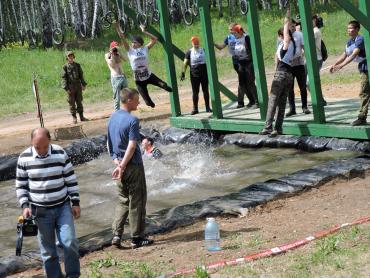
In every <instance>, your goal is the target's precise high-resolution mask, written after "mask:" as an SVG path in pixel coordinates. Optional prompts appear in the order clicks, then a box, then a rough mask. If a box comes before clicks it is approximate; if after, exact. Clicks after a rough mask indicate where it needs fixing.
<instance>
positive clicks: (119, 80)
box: [111, 75, 127, 111]
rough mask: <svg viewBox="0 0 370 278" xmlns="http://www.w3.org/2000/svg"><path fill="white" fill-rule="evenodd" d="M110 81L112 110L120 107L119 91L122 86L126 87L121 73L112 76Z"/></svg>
mask: <svg viewBox="0 0 370 278" xmlns="http://www.w3.org/2000/svg"><path fill="white" fill-rule="evenodd" d="M111 83H112V89H113V99H114V104H113V106H114V111H117V110H119V109H120V107H121V103H120V102H121V97H120V92H121V90H122V89H123V88H127V80H126V77H125V76H123V75H119V76H112V77H111Z"/></svg>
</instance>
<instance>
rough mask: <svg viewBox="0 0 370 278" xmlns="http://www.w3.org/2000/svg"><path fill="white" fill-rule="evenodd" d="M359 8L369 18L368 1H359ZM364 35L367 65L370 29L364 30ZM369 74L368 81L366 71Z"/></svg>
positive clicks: (369, 7) (369, 8)
mask: <svg viewBox="0 0 370 278" xmlns="http://www.w3.org/2000/svg"><path fill="white" fill-rule="evenodd" d="M360 10H361V11H362V12H363V13H364V14H365V15H366V16H367V17H368V20H370V2H369V1H368V0H361V1H360ZM364 37H365V48H366V56H367V64H368V65H369V60H370V59H369V57H370V30H366V31H365V32H364ZM368 75H369V82H370V71H369V72H368Z"/></svg>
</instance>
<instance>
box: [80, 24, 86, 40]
mask: <svg viewBox="0 0 370 278" xmlns="http://www.w3.org/2000/svg"><path fill="white" fill-rule="evenodd" d="M80 35H81V37H82V38H86V36H87V27H86V24H85V23H84V22H81V24H80Z"/></svg>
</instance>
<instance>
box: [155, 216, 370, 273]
mask: <svg viewBox="0 0 370 278" xmlns="http://www.w3.org/2000/svg"><path fill="white" fill-rule="evenodd" d="M366 222H370V216H366V217H362V218H359V219H357V220H355V221H353V222H351V223H344V224H342V225H335V226H333V227H331V228H329V229H327V230H323V231H319V232H317V233H314V234H313V235H311V236H308V237H306V238H303V239H300V240H296V241H293V242H291V243H287V244H284V245H281V246H278V247H274V248H271V249H267V250H264V251H262V252H259V253H255V254H251V255H247V256H245V257H242V258H237V259H233V260H224V261H219V262H215V263H211V264H208V265H206V266H202V268H203V269H205V270H210V269H215V268H220V267H224V266H230V265H237V264H243V263H247V262H251V261H254V260H258V259H261V258H266V257H269V256H272V255H277V254H281V253H284V252H286V251H288V250H292V249H296V248H298V247H301V246H303V245H306V244H307V243H309V242H311V241H313V240H315V239H319V238H323V237H326V236H328V235H330V234H333V233H336V232H338V231H339V230H341V229H343V228H345V227H349V226H355V225H360V224H363V223H366ZM193 272H195V268H192V269H184V270H179V271H176V272H173V273H170V274H167V275H165V276H161V277H166V278H167V277H168V278H170V277H174V276H179V275H185V274H189V273H193Z"/></svg>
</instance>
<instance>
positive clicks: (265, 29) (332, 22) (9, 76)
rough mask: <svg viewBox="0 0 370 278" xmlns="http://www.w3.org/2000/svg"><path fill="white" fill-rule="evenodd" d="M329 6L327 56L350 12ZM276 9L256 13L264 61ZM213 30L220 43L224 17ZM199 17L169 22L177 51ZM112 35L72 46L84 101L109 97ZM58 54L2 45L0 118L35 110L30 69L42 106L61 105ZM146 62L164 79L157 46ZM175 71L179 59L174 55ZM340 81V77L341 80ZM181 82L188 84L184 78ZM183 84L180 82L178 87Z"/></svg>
mask: <svg viewBox="0 0 370 278" xmlns="http://www.w3.org/2000/svg"><path fill="white" fill-rule="evenodd" d="M330 9H331V10H329V11H321V12H322V15H323V17H324V20H325V25H326V27H325V28H323V36H324V38H325V42H326V44H327V46H328V49H329V54H330V55H336V54H338V53H340V52H341V51H342V50H343V46H344V42H345V40H346V33H345V31H346V22H347V21H348V20H349V19H350V16H349V15H348V14H346V13H345V12H343V11H342V10H340V9H334V8H330ZM282 16H283V15H282V12H278V11H274V12H262V13H261V14H260V27H261V34H262V44H263V47H264V49H263V50H264V58H265V61H266V64H267V65H272V64H273V57H274V52H275V45H276V30H277V29H278V28H279V27H280V26H281V24H282ZM234 20H235V21H237V22H245V21H246V20H245V18H241V17H239V18H237V19H234ZM212 21H213V22H212V23H213V34H214V40H215V41H216V42H222V41H223V39H224V37H225V35H226V33H227V26H228V25H229V23H230V22H231V20H230V18H228V17H227V16H226V17H225V18H222V19H219V18H217V16H216V15H215V16H214V17H213V20H212ZM200 29H201V28H200V24H199V21H196V22H195V24H193V25H192V26H190V27H185V26H174V27H172V37H173V42H174V43H175V44H176V45H177V46H178V47H180V48H181V49H183V50H186V49H187V48H188V47H190V42H189V39H190V37H191V36H192V35H199V33H200ZM113 39H115V40H117V36H116V34H115V32H114V31H113V30H108V31H105V33H104V34H103V36H102V37H101V38H99V39H97V40H94V41H91V40H86V41H84V42H82V43H80V46H81V47H79V48H78V49H75V52H76V56H77V61H78V62H79V63H81V64H82V67H83V69H84V72H85V77H86V80H87V82H88V89H87V91H86V92H85V93H84V99H85V103H87V104H89V103H99V102H102V101H110V100H111V98H112V93H111V87H110V81H109V71H108V68H107V66H106V64H105V61H104V51H106V50H107V46H108V44H109V42H110V41H111V40H113ZM217 56H218V59H217V64H218V72H219V76H220V78H222V77H228V76H230V75H231V74H234V72H233V70H232V65H231V63H230V57H229V56H228V54H227V51H221V52H219V51H217ZM64 62H65V59H64V51H62V50H57V49H50V50H47V51H45V50H33V51H29V50H27V49H24V48H12V49H3V50H2V51H1V52H0V72H1V78H0V88H1V89H0V90H1V98H0V106H1V108H2V109H1V110H0V117H4V116H8V115H13V114H20V113H23V112H29V111H33V110H34V109H35V105H34V97H33V94H32V91H31V83H32V76H33V74H34V73H36V74H37V76H38V77H39V87H40V92H41V99H42V103H43V107H44V110H45V109H46V110H50V109H56V108H60V107H66V100H65V98H66V95H65V92H64V91H63V90H62V89H61V88H60V72H61V67H62V65H63V63H64ZM150 63H151V68H152V70H153V72H155V73H156V74H157V75H158V76H160V77H161V78H163V79H165V78H166V73H165V67H164V61H163V50H162V47H161V46H160V45H157V46H156V47H155V48H154V49H152V50H151V55H150ZM176 67H177V71H178V73H179V71H180V69H181V61H179V60H178V59H177V60H176ZM124 71H125V73H126V74H127V77H128V80H129V84H130V85H131V86H133V85H134V84H133V79H132V74H131V69H130V67H129V65H128V63H125V64H124ZM345 80H346V79H345ZM183 84H188V80H187V81H186V82H184V83H183ZM183 84H181V85H182V86H183Z"/></svg>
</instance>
